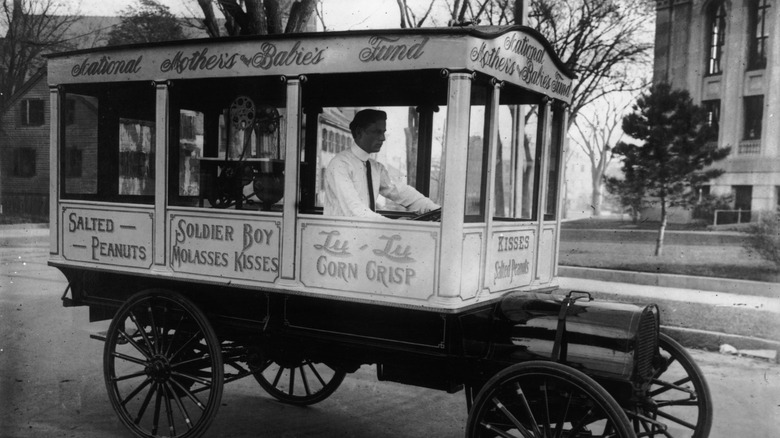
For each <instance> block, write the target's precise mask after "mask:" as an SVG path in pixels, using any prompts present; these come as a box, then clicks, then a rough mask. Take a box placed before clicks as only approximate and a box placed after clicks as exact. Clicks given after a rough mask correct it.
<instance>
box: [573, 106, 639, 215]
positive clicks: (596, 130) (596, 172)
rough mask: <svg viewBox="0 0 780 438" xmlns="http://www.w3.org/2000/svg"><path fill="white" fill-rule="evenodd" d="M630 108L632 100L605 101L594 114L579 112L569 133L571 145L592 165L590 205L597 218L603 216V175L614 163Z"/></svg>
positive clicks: (585, 111)
mask: <svg viewBox="0 0 780 438" xmlns="http://www.w3.org/2000/svg"><path fill="white" fill-rule="evenodd" d="M630 106H631V101H630V100H628V101H626V102H625V103H619V102H617V100H616V99H614V98H609V97H602V99H600V100H599V102H595V105H594V106H593V107H592V108H590V109H592V110H591V111H588V109H586V110H584V111H581V112H580V114H579V117H578V118H577V120H576V121H575V122H574V124H573V125H572V127H573V129H571V130H570V131H569V132H570V134H569V135H570V137H569V138H570V139H571V141H572V143H574V144H576V145H577V146H579V147H580V149H581V150H582V152H584V153H585V156H587V157H588V161H589V162H590V177H591V190H592V191H591V195H590V202H591V207H592V208H593V214H594V215H596V216H598V215H600V214H601V199H602V196H601V195H602V184H603V180H604V172H605V171H606V169H607V166H609V163H610V161H612V148H613V147H614V145H615V144H617V142H618V141H620V139H621V138H622V137H623V131H622V130H621V128H620V127H621V124H622V122H623V114H624V113H625V111H626V110H627V109H628V108H629V107H630Z"/></svg>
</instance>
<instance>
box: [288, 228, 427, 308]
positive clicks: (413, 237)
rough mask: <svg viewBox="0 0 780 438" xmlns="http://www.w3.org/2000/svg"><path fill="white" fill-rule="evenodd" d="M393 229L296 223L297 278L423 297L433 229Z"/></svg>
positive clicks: (334, 287) (370, 291) (338, 288)
mask: <svg viewBox="0 0 780 438" xmlns="http://www.w3.org/2000/svg"><path fill="white" fill-rule="evenodd" d="M398 228H399V227H397V226H395V227H392V228H391V227H389V226H387V225H384V226H383V225H381V224H376V225H374V224H365V225H363V224H360V225H359V226H357V225H356V226H349V227H348V226H338V225H329V224H315V223H304V224H302V225H301V250H300V253H301V282H302V283H303V284H304V285H305V286H307V287H313V288H326V289H331V290H334V291H348V292H357V293H361V294H371V295H382V296H395V297H403V298H411V299H418V300H427V299H428V298H429V297H430V296H431V295H433V293H434V278H435V269H436V266H437V264H436V254H437V249H438V246H439V245H438V239H439V235H438V232H437V231H423V230H399V229H398ZM336 293H338V292H336Z"/></svg>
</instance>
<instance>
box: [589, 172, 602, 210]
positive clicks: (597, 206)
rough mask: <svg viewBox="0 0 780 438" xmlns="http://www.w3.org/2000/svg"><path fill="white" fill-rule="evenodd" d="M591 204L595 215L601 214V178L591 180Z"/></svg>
mask: <svg viewBox="0 0 780 438" xmlns="http://www.w3.org/2000/svg"><path fill="white" fill-rule="evenodd" d="M591 189H592V190H591V192H590V206H591V208H593V216H597V217H598V216H601V180H596V179H593V180H591Z"/></svg>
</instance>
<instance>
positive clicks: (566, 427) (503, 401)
mask: <svg viewBox="0 0 780 438" xmlns="http://www.w3.org/2000/svg"><path fill="white" fill-rule="evenodd" d="M634 436H635V435H634V434H633V432H632V431H631V428H630V425H629V423H628V419H627V418H626V416H625V414H624V413H623V412H622V410H621V409H620V406H619V405H618V404H617V402H615V400H614V399H613V398H612V397H611V396H610V395H609V394H608V393H607V392H606V391H605V390H604V389H603V388H602V387H601V386H599V385H598V384H597V383H596V382H595V381H593V380H592V379H590V378H589V377H587V376H585V375H584V374H582V373H580V372H578V371H576V370H573V369H571V368H569V367H566V366H563V365H560V364H557V363H552V362H551V363H523V364H519V365H515V366H512V367H510V368H507V369H505V370H503V371H502V372H500V373H499V374H497V375H496V376H495V377H493V378H492V379H491V380H490V381H489V382H488V383H487V384H486V385H485V386H484V387H483V389H482V390H481V391H480V393H479V395H478V396H477V398H476V400H475V402H474V405H473V407H472V410H471V412H470V413H469V419H468V424H467V437H469V438H477V437H479V438H486V437H491V438H492V437H503V438H510V437H512V438H514V437H524V438H553V437H567V438H573V437H590V438H595V437H620V438H633V437H634Z"/></svg>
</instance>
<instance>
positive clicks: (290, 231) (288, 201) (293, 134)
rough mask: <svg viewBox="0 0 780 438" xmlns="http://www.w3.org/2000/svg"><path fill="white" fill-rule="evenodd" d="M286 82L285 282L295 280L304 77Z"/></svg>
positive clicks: (281, 273)
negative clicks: (302, 86)
mask: <svg viewBox="0 0 780 438" xmlns="http://www.w3.org/2000/svg"><path fill="white" fill-rule="evenodd" d="M285 80H286V81H287V101H286V102H287V103H286V114H287V123H286V124H285V126H286V129H287V133H286V136H285V138H286V139H287V145H286V146H285V148H284V160H285V161H284V170H285V172H284V206H283V209H282V211H283V213H282V218H283V221H284V223H283V225H282V230H283V231H284V234H283V237H282V248H281V257H280V259H281V260H280V262H281V263H280V265H281V266H280V272H279V277H280V279H281V280H282V281H288V282H291V281H294V280H295V246H296V240H295V237H296V234H297V230H298V214H297V213H298V212H297V208H298V197H299V195H298V193H299V192H298V187H297V184H298V172H299V170H300V162H301V148H300V132H301V131H300V129H301V128H300V126H301V85H302V84H303V83H304V82H305V81H306V77H305V76H300V77H298V78H285Z"/></svg>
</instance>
